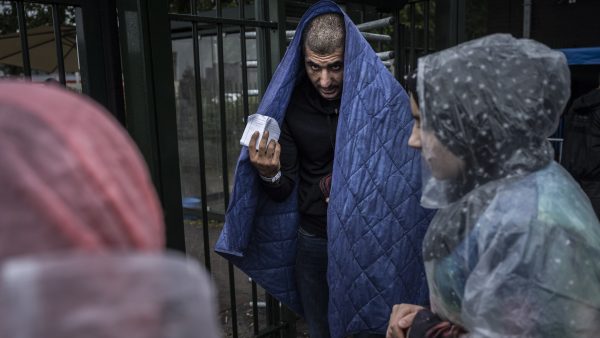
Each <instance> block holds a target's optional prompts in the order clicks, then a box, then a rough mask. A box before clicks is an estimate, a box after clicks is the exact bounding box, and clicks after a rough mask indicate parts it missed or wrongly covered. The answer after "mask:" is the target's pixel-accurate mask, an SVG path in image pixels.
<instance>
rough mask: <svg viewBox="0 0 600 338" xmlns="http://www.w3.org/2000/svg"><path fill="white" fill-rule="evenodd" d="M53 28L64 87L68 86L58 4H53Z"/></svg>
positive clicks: (60, 76) (57, 59)
mask: <svg viewBox="0 0 600 338" xmlns="http://www.w3.org/2000/svg"><path fill="white" fill-rule="evenodd" d="M52 26H53V28H54V42H55V45H56V62H57V64H58V78H59V81H60V83H61V84H62V85H63V86H66V85H67V79H66V75H65V59H64V53H63V44H62V38H63V37H62V30H61V26H62V25H61V20H60V13H59V8H58V4H52Z"/></svg>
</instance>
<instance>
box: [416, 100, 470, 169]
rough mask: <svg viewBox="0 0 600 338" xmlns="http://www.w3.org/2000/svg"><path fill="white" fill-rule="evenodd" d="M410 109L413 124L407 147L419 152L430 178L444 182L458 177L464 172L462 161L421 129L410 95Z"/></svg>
mask: <svg viewBox="0 0 600 338" xmlns="http://www.w3.org/2000/svg"><path fill="white" fill-rule="evenodd" d="M410 109H411V112H412V116H413V118H414V120H415V123H414V124H413V129H412V132H411V134H410V138H409V139H408V145H409V146H410V147H412V148H415V149H418V150H421V152H422V156H423V158H424V159H425V160H426V161H427V163H428V165H429V168H430V169H431V174H432V176H433V177H435V178H436V179H438V180H445V179H451V178H455V177H458V176H459V175H460V173H461V172H462V171H463V170H464V167H465V163H464V161H463V160H461V159H460V158H458V157H457V156H456V155H454V154H453V153H452V152H451V151H450V150H449V149H448V148H446V147H445V146H444V145H443V144H442V143H440V141H439V140H438V139H437V137H435V134H434V133H433V132H431V131H425V130H423V129H421V111H420V110H419V106H418V105H417V103H416V101H415V99H414V98H413V96H412V94H411V95H410Z"/></svg>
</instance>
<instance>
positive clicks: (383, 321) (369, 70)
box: [215, 1, 432, 338]
mask: <svg viewBox="0 0 600 338" xmlns="http://www.w3.org/2000/svg"><path fill="white" fill-rule="evenodd" d="M329 12H336V13H342V11H341V9H340V8H339V7H338V6H337V5H336V4H335V3H333V2H332V1H321V2H318V3H317V4H315V5H313V6H312V7H311V8H310V9H308V10H307V12H306V13H305V15H304V16H303V18H302V20H301V22H300V23H299V25H298V27H297V30H296V32H297V33H296V34H295V36H294V39H293V40H292V42H291V43H290V45H289V47H288V49H287V51H286V53H285V56H284V57H283V59H282V61H281V63H280V64H279V66H278V68H277V70H276V71H275V74H274V76H273V79H272V80H271V83H270V84H269V87H268V88H267V91H266V92H265V95H264V97H263V99H262V101H261V103H260V105H259V107H258V111H257V112H258V113H259V114H264V115H268V116H271V117H274V118H275V119H276V120H277V121H278V122H279V124H280V125H281V123H282V122H283V119H284V115H285V111H286V108H287V105H288V103H289V100H290V97H291V94H292V91H293V89H294V86H295V84H296V80H297V79H298V78H299V76H301V75H302V74H303V72H304V66H303V58H302V48H301V35H302V31H303V29H304V28H305V26H306V23H307V22H308V21H310V20H311V19H312V18H314V17H315V16H318V15H320V14H323V13H329ZM344 19H345V25H346V45H345V54H344V86H343V93H342V100H341V106H340V116H339V122H338V132H337V139H336V150H335V161H334V168H333V175H332V178H333V182H332V191H331V199H330V203H329V208H328V246H329V249H328V250H329V251H328V253H329V266H328V280H329V287H330V296H329V304H330V306H329V319H330V328H331V334H332V337H334V338H339V337H345V336H347V335H350V334H353V333H356V332H374V333H384V332H385V329H386V326H387V322H388V319H389V315H390V312H391V308H392V306H393V305H394V304H399V303H414V304H419V303H421V304H422V303H425V302H427V300H428V291H427V286H426V279H425V272H424V267H423V262H422V258H421V242H422V239H423V236H424V234H425V231H426V228H427V226H428V224H429V221H430V220H431V217H432V211H430V210H425V209H423V208H421V206H420V204H419V200H420V194H421V191H420V189H421V169H420V165H421V160H420V155H419V153H418V152H417V151H415V150H413V149H410V148H409V147H408V144H407V142H408V138H409V136H410V132H411V128H412V117H411V114H410V106H409V102H408V97H407V95H406V93H405V91H404V90H403V89H402V87H401V86H400V84H399V83H398V82H397V81H396V80H395V79H394V77H393V76H392V75H391V73H390V72H389V71H388V70H387V69H386V68H385V66H384V65H383V63H381V61H380V60H379V58H378V57H377V55H376V54H375V52H374V51H373V49H372V48H371V46H370V45H369V43H368V42H367V41H366V40H365V39H364V38H363V36H362V35H361V34H360V32H359V31H358V29H357V28H356V26H355V25H354V24H353V23H352V21H351V20H350V18H349V17H348V16H346V15H345V14H344ZM258 180H259V178H258V176H257V173H256V170H255V169H254V168H253V167H252V165H251V164H250V161H249V159H248V151H247V148H243V149H242V151H241V154H240V158H239V160H238V165H237V168H236V174H235V179H234V188H233V193H232V197H231V203H230V205H229V208H228V211H227V214H226V219H225V225H224V228H223V232H222V233H221V236H220V238H219V240H218V242H217V244H216V249H215V250H216V251H217V252H218V253H219V254H221V255H223V256H224V257H226V258H227V259H229V260H230V261H231V262H233V263H234V264H235V265H236V266H237V267H239V268H240V269H241V270H242V271H244V272H245V273H246V274H248V275H249V276H250V277H252V279H253V280H254V281H256V282H257V283H258V284H259V285H261V286H262V287H263V288H264V289H265V290H266V291H267V292H269V293H270V294H272V295H273V296H275V298H277V299H278V300H280V301H282V302H283V303H284V304H286V305H288V306H289V307H290V308H292V309H293V310H294V311H296V312H298V313H299V314H301V313H302V308H301V306H300V303H299V298H298V294H297V291H296V285H295V276H294V265H295V254H296V245H295V244H296V233H297V227H298V219H299V218H298V210H297V193H296V192H293V193H292V195H291V196H290V197H289V198H288V200H286V201H285V202H282V203H276V202H273V201H271V200H270V199H269V198H268V197H267V196H266V195H265V194H264V192H263V191H262V190H261V186H260V182H259V181H258Z"/></svg>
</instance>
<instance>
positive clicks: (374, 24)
mask: <svg viewBox="0 0 600 338" xmlns="http://www.w3.org/2000/svg"><path fill="white" fill-rule="evenodd" d="M393 24H394V17H393V16H389V17H387V18H383V19H378V20H373V21H368V22H363V23H361V24H358V25H356V28H358V30H359V31H361V32H364V31H370V30H374V29H378V28H383V27H385V26H389V25H393Z"/></svg>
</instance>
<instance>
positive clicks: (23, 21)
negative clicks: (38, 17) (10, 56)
mask: <svg viewBox="0 0 600 338" xmlns="http://www.w3.org/2000/svg"><path fill="white" fill-rule="evenodd" d="M16 5H17V20H18V21H19V36H20V37H21V52H22V53H21V54H22V56H23V73H24V74H25V77H26V78H28V79H30V80H31V60H30V59H29V39H28V37H27V18H26V15H25V10H24V8H23V3H22V2H17V3H16Z"/></svg>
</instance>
